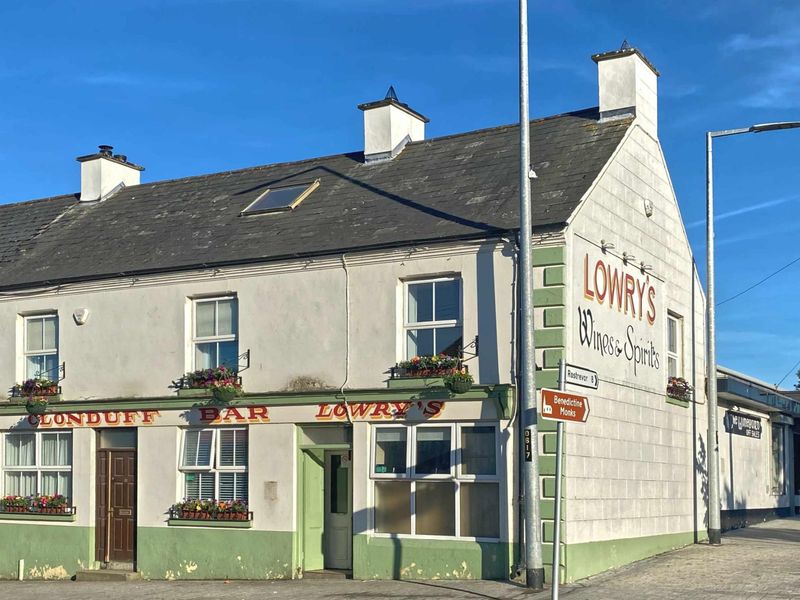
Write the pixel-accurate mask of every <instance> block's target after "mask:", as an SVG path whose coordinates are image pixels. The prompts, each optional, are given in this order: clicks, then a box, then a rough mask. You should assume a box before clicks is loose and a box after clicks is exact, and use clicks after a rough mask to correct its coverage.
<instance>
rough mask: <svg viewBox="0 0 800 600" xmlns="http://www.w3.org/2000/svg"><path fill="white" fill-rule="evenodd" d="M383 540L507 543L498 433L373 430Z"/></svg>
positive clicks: (468, 427)
mask: <svg viewBox="0 0 800 600" xmlns="http://www.w3.org/2000/svg"><path fill="white" fill-rule="evenodd" d="M373 438H374V446H373V466H372V479H373V483H374V505H375V509H374V517H375V518H374V530H375V532H376V533H385V534H394V535H397V534H407V535H435V536H455V537H470V538H498V537H500V508H499V506H500V481H499V477H498V469H497V428H496V427H495V426H494V425H481V424H463V425H462V424H443V423H440V424H437V425H427V424H424V425H423V424H420V425H409V426H406V425H403V426H394V425H393V426H380V425H379V426H375V427H374V428H373Z"/></svg>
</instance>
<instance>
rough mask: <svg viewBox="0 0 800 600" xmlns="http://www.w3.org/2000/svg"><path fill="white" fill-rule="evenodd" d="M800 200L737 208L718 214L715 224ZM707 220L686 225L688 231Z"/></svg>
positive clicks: (767, 202)
mask: <svg viewBox="0 0 800 600" xmlns="http://www.w3.org/2000/svg"><path fill="white" fill-rule="evenodd" d="M797 200H800V196H786V197H784V198H777V199H775V200H767V201H765V202H759V203H757V204H750V205H749V206H745V207H743V208H737V209H734V210H729V211H727V212H724V213H717V214H715V215H714V222H715V223H716V222H718V221H724V220H725V219H730V218H732V217H738V216H739V215H745V214H747V213H751V212H756V211H759V210H764V209H766V208H770V207H772V206H778V205H779V204H785V203H786V202H795V201H797ZM705 224H706V220H705V219H701V220H697V221H692V222H691V223H689V224H687V225H686V228H687V229H692V228H694V227H700V226H701V225H705Z"/></svg>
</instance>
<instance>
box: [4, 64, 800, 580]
mask: <svg viewBox="0 0 800 600" xmlns="http://www.w3.org/2000/svg"><path fill="white" fill-rule="evenodd" d="M593 58H594V60H595V62H596V63H597V67H598V79H599V107H598V108H593V109H588V110H581V111H577V112H570V113H565V114H562V115H557V116H553V117H548V118H544V119H539V120H536V121H532V122H531V123H530V133H531V141H532V156H533V165H532V167H533V169H534V170H535V172H536V174H537V179H535V180H534V181H533V184H532V190H533V199H534V231H533V232H532V235H533V236H534V240H535V250H534V264H535V267H534V277H535V291H534V303H535V307H536V308H535V311H536V314H535V325H536V334H535V338H536V347H537V353H536V366H537V385H539V386H544V387H555V386H556V385H557V372H558V362H559V361H560V360H566V361H568V362H570V363H573V364H577V365H581V366H584V367H586V368H589V369H592V370H595V371H596V372H597V373H598V376H599V385H598V389H597V390H596V391H592V392H591V414H590V417H589V419H588V421H587V422H586V423H583V424H568V425H567V426H566V437H565V459H566V460H565V483H564V492H563V497H562V498H561V502H562V507H563V511H562V516H563V520H564V523H563V527H562V532H563V538H562V543H563V544H564V548H563V552H562V553H561V556H562V577H563V578H564V580H568V581H571V580H574V579H578V578H581V577H584V576H587V575H590V574H593V573H597V572H599V571H601V570H604V569H606V568H609V567H612V566H617V565H620V564H624V563H626V562H630V561H632V560H636V559H638V558H643V557H645V556H649V555H652V554H654V553H657V552H660V551H663V550H667V549H669V548H672V547H676V546H679V545H683V544H688V543H691V542H693V541H697V540H698V539H699V538H702V537H703V536H704V530H705V523H704V516H705V513H706V503H707V501H706V497H705V496H704V493H703V484H704V483H703V482H704V479H703V478H704V473H705V467H704V461H705V452H706V441H705V430H706V425H705V405H704V403H705V398H704V394H703V391H702V390H703V389H704V381H703V375H702V374H703V373H704V364H703V355H704V349H703V316H702V315H703V311H704V297H703V293H702V291H701V288H700V284H699V282H698V278H697V274H696V272H695V270H694V268H693V261H692V255H691V250H690V247H689V244H688V241H687V239H686V234H685V231H684V226H683V223H682V220H681V216H680V212H679V209H678V205H677V202H676V198H675V194H674V191H673V189H672V186H671V183H670V179H669V173H668V170H667V166H666V162H665V160H664V156H663V153H662V150H661V146H660V144H659V141H658V118H657V105H658V102H657V93H656V89H657V83H656V82H657V78H658V72H657V71H656V69H655V68H654V67H653V66H652V65H651V64H650V63H649V62H648V61H647V60H646V59H645V57H644V56H643V55H642V54H641V53H640V52H639V51H638V50H635V49H629V48H625V49H623V50H620V51H616V52H610V53H606V54H600V55H597V56H594V57H593ZM359 108H360V109H361V110H362V111H363V116H364V150H363V151H359V152H352V153H347V154H341V155H335V156H328V157H321V158H313V159H309V160H304V161H298V162H292V163H281V164H274V165H266V166H263V167H255V168H248V169H242V170H239V171H230V172H225V173H218V174H212V175H204V176H197V177H188V178H184V179H175V180H170V181H159V182H150V183H141V182H140V173H141V171H142V168H141V167H140V166H137V165H135V164H133V163H131V162H130V161H128V159H127V157H125V156H122V155H119V154H114V153H113V149H112V148H110V147H107V146H101V147H100V149H99V151H98V152H97V153H95V154H91V155H88V156H82V157H80V158H79V159H78V161H79V162H80V170H81V190H80V192H79V193H73V194H67V195H63V196H57V197H53V198H46V199H41V200H35V201H30V202H21V203H17V204H9V205H4V206H0V382H3V385H5V386H7V387H8V388H12V386H14V385H15V384H20V383H21V382H23V381H25V380H26V379H30V378H33V377H37V376H39V377H42V376H47V377H49V378H51V379H54V380H58V382H57V383H58V386H59V388H58V390H52V392H58V395H57V396H48V398H49V402H48V404H47V407H46V410H45V412H44V413H43V414H32V413H33V412H36V410H35V409H33V408H31V407H28V406H26V402H27V400H28V398H29V396H31V395H32V394H25V393H18V394H17V396H16V397H11V398H9V401H8V402H7V403H3V404H0V438H2V443H0V463H1V464H2V469H3V475H2V478H0V486H2V487H1V488H0V494H1V495H4V496H30V495H36V494H47V495H50V494H62V495H63V496H65V497H66V498H67V500H68V502H67V503H68V506H69V508H68V509H65V510H64V511H61V512H58V511H56V512H47V511H35V512H31V511H30V510H26V511H24V512H13V511H9V510H4V511H3V512H0V531H2V535H0V576H2V577H15V576H17V574H18V570H19V569H20V568H22V569H23V574H24V576H25V577H32V578H58V577H69V576H72V575H73V574H75V573H76V572H77V571H80V570H91V569H98V568H105V567H114V568H127V569H134V570H136V571H138V572H139V573H141V574H142V576H144V577H146V578H153V579H191V578H195V579H204V578H247V579H268V578H297V577H302V576H303V575H304V574H305V573H307V572H310V571H316V570H320V569H341V570H346V571H352V574H353V576H354V577H356V578H414V579H428V578H429V579H434V578H443V579H444V578H496V579H504V578H508V577H511V576H513V575H515V574H516V572H517V571H518V570H519V568H520V561H521V558H520V552H519V547H520V543H521V538H520V532H521V529H522V528H521V509H520V507H521V502H520V497H519V488H518V481H519V469H520V461H519V456H520V450H521V448H522V444H521V440H520V431H519V427H518V418H519V409H518V398H517V397H516V388H515V383H516V376H517V373H518V370H519V364H518V358H517V338H518V336H517V329H518V316H517V310H518V309H517V307H518V294H519V291H518V286H517V281H518V276H517V272H518V265H517V245H518V238H519V233H520V232H519V228H518V208H517V207H518V181H519V176H518V159H517V149H518V136H519V128H518V126H516V125H510V126H502V127H496V128H491V129H485V130H479V131H471V132H467V133H463V134H457V135H451V136H446V137H441V138H435V139H426V138H425V124H426V123H427V121H428V120H427V118H426V117H424V116H423V115H422V114H421V113H419V112H417V111H416V110H414V109H412V108H411V107H409V106H408V105H406V104H404V103H401V102H400V101H399V100H398V99H397V97H396V95H395V94H394V93H393V91H392V93H390V94H387V97H386V98H385V99H383V100H380V101H377V102H371V103H367V104H362V105H360V106H359ZM438 354H445V355H448V356H453V357H456V358H457V359H459V360H460V361H462V362H461V364H462V365H464V366H465V367H466V368H468V370H469V373H471V374H472V375H473V377H474V380H475V381H474V384H473V385H472V387H471V389H470V390H469V391H467V392H466V393H461V394H456V393H453V392H451V391H450V389H448V388H447V387H445V386H444V385H442V380H441V379H440V378H437V377H434V376H430V375H435V373H434V374H430V373H429V374H428V375H429V376H427V377H418V378H410V377H405V376H403V375H404V372H403V370H402V369H398V368H396V365H397V364H398V363H400V362H402V361H404V360H407V359H409V358H411V357H414V356H418V355H422V356H427V355H438ZM218 366H226V367H228V368H229V369H231V370H233V371H234V372H235V373H236V377H239V378H241V379H240V381H241V386H242V390H243V393H242V394H241V395H239V396H237V397H236V398H234V399H232V400H227V401H220V400H219V399H214V398H213V397H211V396H210V395H208V394H207V393H206V392H205V391H203V390H200V391H198V390H188V389H183V388H182V387H181V377H182V376H183V374H184V373H187V372H191V371H194V370H197V369H205V368H214V367H218ZM405 374H408V373H407V372H406V373H405ZM670 377H672V378H680V379H682V380H685V382H686V384H687V385H690V386H691V387H692V388H693V390H694V392H690V393H689V394H688V395H687V396H684V397H682V398H679V399H674V398H670V397H669V395H668V393H667V384H668V381H669V379H670ZM175 387H178V388H181V389H177V390H176V389H175ZM723 389H724V388H723V387H722V386H721V387H720V390H723ZM740 406H742V408H745V404H744V403H741V404H740ZM721 410H723V409H722V408H721ZM39 412H40V411H39ZM778 412H779V413H781V414H784V413H785V411H778ZM762 418H763V422H764V424H765V425H764V427H765V428H766V422H767V421H766V419H767V416H763V417H762ZM769 418H770V419H771V420H770V423H772V422H779V423H781V424H789V423H790V422H791V419H790V417H784V416H781V417H779V418H778V417H775V416H774V415H769ZM539 429H540V431H541V434H540V435H541V440H540V448H541V452H542V453H541V456H539V457H538V458H539V465H540V469H541V473H542V490H543V497H542V498H541V508H542V514H543V518H544V523H543V529H544V541H545V556H549V555H550V550H551V548H552V542H553V513H554V506H555V502H556V499H555V498H554V477H553V475H554V463H555V460H554V459H555V455H554V452H555V444H554V442H555V436H554V433H553V431H554V429H555V427H554V426H553V425H552V422H549V421H546V420H541V421H540V423H539ZM787 431H788V430H787ZM787 435H788V434H787ZM745 441H746V440H745ZM742 443H744V442H742ZM723 471H725V469H723ZM773 481H774V480H773ZM706 485H707V481H706ZM737 485H738V484H737ZM759 493H760V492H759ZM185 498H196V499H206V498H215V499H217V500H221V501H224V502H228V503H234V502H237V501H238V502H239V503H240V504H246V507H247V508H246V511H245V513H244V514H245V516H244V517H236V518H231V517H228V518H226V519H222V518H218V519H208V518H205V517H204V515H203V510H200V508H202V507H199V508H198V510H196V511H188V510H187V511H185V512H182V511H180V510H179V509H174V508H173V505H175V504H176V503H178V502H179V501H181V500H182V499H185ZM774 504H775V506H778V503H774ZM198 506H199V505H198ZM781 506H782V505H781ZM20 560H24V566H22V565H21V563H20Z"/></svg>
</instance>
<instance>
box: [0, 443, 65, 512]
mask: <svg viewBox="0 0 800 600" xmlns="http://www.w3.org/2000/svg"><path fill="white" fill-rule="evenodd" d="M3 451H4V452H3V494H4V495H6V496H32V495H34V494H46V495H48V496H49V495H53V494H61V495H62V496H66V497H67V498H69V497H70V495H71V493H72V492H71V487H72V433H71V432H69V431H47V432H45V431H40V432H35V433H7V434H6V435H5V444H4V445H3Z"/></svg>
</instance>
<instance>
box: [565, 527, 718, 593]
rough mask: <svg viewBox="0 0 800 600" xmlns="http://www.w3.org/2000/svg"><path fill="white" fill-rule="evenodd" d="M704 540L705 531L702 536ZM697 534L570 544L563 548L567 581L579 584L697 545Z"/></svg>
mask: <svg viewBox="0 0 800 600" xmlns="http://www.w3.org/2000/svg"><path fill="white" fill-rule="evenodd" d="M698 535H699V537H700V539H703V538H704V537H705V532H702V535H701V534H698ZM694 541H695V534H694V532H692V531H689V532H686V533H672V534H664V535H651V536H646V537H636V538H626V539H620V540H605V541H602V542H586V543H585V544H567V545H566V546H564V547H563V550H562V552H563V555H564V556H565V558H566V560H565V561H564V562H565V563H566V565H567V568H566V573H565V577H566V582H567V583H569V582H572V581H576V580H578V579H583V578H584V577H589V576H591V575H596V574H597V573H602V572H603V571H607V570H608V569H613V568H615V567H621V566H622V565H626V564H629V563H632V562H634V561H637V560H642V559H643V558H648V557H650V556H654V555H656V554H661V553H662V552H667V551H669V550H673V549H675V548H680V547H682V546H687V545H689V544H692V543H694Z"/></svg>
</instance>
